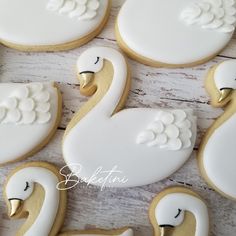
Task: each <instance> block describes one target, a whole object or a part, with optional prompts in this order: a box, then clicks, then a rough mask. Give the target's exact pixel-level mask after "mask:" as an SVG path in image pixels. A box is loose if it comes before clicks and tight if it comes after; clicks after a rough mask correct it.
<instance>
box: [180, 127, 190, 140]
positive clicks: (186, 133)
mask: <svg viewBox="0 0 236 236" xmlns="http://www.w3.org/2000/svg"><path fill="white" fill-rule="evenodd" d="M181 135H182V136H185V137H187V138H191V137H192V136H193V134H192V131H191V130H190V129H187V128H184V129H181Z"/></svg>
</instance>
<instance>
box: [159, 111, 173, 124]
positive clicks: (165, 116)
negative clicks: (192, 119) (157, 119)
mask: <svg viewBox="0 0 236 236" xmlns="http://www.w3.org/2000/svg"><path fill="white" fill-rule="evenodd" d="M174 120H175V117H174V115H173V114H171V113H170V112H166V111H163V112H162V114H161V121H162V122H163V123H164V124H165V125H170V124H172V123H173V122H174Z"/></svg>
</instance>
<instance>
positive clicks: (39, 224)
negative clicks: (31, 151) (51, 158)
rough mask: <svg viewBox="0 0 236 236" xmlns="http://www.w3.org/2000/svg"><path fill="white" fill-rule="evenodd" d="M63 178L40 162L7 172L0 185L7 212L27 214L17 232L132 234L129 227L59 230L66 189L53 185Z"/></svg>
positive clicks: (45, 235)
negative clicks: (2, 189) (2, 188)
mask: <svg viewBox="0 0 236 236" xmlns="http://www.w3.org/2000/svg"><path fill="white" fill-rule="evenodd" d="M63 181H64V179H63V178H62V176H61V175H59V170H58V169H57V168H56V167H54V166H53V165H51V164H48V163H44V162H33V163H27V164H24V165H22V166H20V167H18V168H16V169H15V170H14V171H13V172H12V173H11V174H10V175H9V177H8V179H7V182H6V185H5V189H4V195H5V199H6V202H7V204H8V206H9V215H10V217H13V218H23V217H25V216H27V219H26V221H25V223H24V225H23V226H22V227H21V228H20V229H19V230H18V232H17V235H18V236H32V235H33V236H56V235H58V236H59V235H60V236H70V235H74V236H76V235H78V236H88V235H90V236H106V235H107V236H108V235H110V236H113V235H114V236H133V231H132V230H131V229H121V230H113V231H102V230H91V231H77V232H76V231H72V232H64V233H59V231H60V228H61V227H62V225H63V223H64V217H65V210H66V191H59V190H58V189H57V186H58V183H60V186H61V184H63ZM26 213H27V214H26Z"/></svg>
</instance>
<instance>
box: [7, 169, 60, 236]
mask: <svg viewBox="0 0 236 236" xmlns="http://www.w3.org/2000/svg"><path fill="white" fill-rule="evenodd" d="M26 182H28V185H29V188H27V189H26V186H27V184H26ZM58 182H59V180H58V178H57V176H56V175H55V174H54V173H53V172H51V171H50V170H48V169H46V168H42V167H26V168H24V169H21V170H19V171H17V172H16V173H15V174H14V175H13V176H12V177H11V178H10V179H9V181H8V183H7V185H6V197H7V199H21V200H23V201H24V200H26V199H28V198H29V197H30V196H31V194H32V193H33V191H34V184H35V183H37V184H40V185H41V186H42V187H43V189H44V192H45V198H44V201H43V205H42V208H41V210H40V213H39V215H38V217H37V219H36V220H35V221H34V222H33V224H32V226H31V227H30V229H29V230H28V231H27V232H26V233H25V234H24V236H32V235H34V236H48V235H49V233H50V231H51V228H52V226H53V224H54V221H55V218H56V215H57V212H58V208H59V203H60V194H59V191H58V190H57V188H56V186H57V183H58ZM25 189H26V190H25Z"/></svg>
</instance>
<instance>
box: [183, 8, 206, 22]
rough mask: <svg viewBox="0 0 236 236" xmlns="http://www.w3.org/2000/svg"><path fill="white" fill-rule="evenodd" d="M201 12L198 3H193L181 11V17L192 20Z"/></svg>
mask: <svg viewBox="0 0 236 236" xmlns="http://www.w3.org/2000/svg"><path fill="white" fill-rule="evenodd" d="M201 13H202V10H201V8H200V7H199V6H198V5H196V4H194V5H193V6H191V7H188V8H186V9H185V10H184V11H183V12H182V14H181V17H182V19H184V20H189V21H192V20H194V19H196V18H197V17H199V16H200V15H201Z"/></svg>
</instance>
